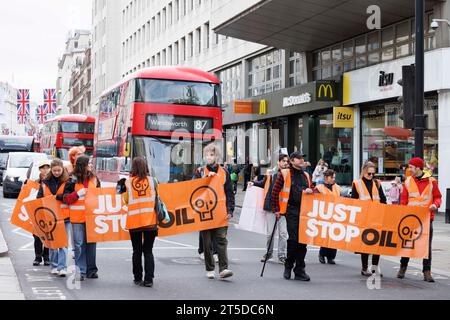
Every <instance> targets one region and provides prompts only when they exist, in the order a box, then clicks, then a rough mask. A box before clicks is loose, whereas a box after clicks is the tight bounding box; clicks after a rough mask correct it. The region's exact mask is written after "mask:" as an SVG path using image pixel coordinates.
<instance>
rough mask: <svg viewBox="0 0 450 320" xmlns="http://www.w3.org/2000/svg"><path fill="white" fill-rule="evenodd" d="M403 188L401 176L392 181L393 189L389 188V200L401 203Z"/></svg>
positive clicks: (393, 202) (392, 202)
mask: <svg viewBox="0 0 450 320" xmlns="http://www.w3.org/2000/svg"><path fill="white" fill-rule="evenodd" d="M401 189H402V182H401V178H400V177H397V178H395V180H394V181H392V182H391V189H390V190H389V200H390V201H391V204H399V203H400V194H401V192H402V191H401Z"/></svg>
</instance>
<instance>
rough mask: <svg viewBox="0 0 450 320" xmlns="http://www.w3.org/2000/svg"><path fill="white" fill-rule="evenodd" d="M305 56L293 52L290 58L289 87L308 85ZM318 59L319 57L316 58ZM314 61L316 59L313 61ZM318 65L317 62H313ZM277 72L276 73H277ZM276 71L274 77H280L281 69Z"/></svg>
mask: <svg viewBox="0 0 450 320" xmlns="http://www.w3.org/2000/svg"><path fill="white" fill-rule="evenodd" d="M304 58H305V57H304V55H302V54H301V53H297V52H291V53H290V57H289V86H290V87H293V86H298V85H300V84H303V83H306V82H307V81H306V79H305V77H304V74H305V67H306V66H305V65H304V63H305V60H304ZM316 58H317V57H316ZM313 60H314V59H313ZM313 63H317V62H313ZM275 71H276V72H275ZM275 71H274V76H275V75H278V72H279V71H281V70H280V68H277V69H276V70H275Z"/></svg>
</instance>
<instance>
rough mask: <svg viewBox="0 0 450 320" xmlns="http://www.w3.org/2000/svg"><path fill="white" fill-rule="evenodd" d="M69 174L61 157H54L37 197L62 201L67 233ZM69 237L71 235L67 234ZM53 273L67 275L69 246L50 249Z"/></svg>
mask: <svg viewBox="0 0 450 320" xmlns="http://www.w3.org/2000/svg"><path fill="white" fill-rule="evenodd" d="M68 178H69V176H68V174H67V172H66V170H65V169H64V163H63V162H62V161H61V160H60V159H53V160H52V162H51V164H50V172H49V174H48V176H47V178H45V179H44V180H43V181H42V183H41V185H40V188H39V192H38V194H37V199H40V198H45V197H50V196H55V198H56V200H58V201H60V202H61V212H62V215H63V218H64V225H65V228H66V233H67V234H68V232H69V227H70V219H69V207H68V205H66V204H64V203H63V202H62V201H63V197H64V188H65V186H66V181H67V180H68ZM67 237H69V235H67ZM49 251H50V264H51V268H52V270H51V274H54V275H59V276H60V277H65V276H66V275H67V248H60V249H50V250H49Z"/></svg>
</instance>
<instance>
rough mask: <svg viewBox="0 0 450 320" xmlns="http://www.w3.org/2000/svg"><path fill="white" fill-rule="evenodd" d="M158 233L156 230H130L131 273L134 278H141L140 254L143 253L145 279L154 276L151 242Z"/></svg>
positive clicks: (138, 279)
mask: <svg viewBox="0 0 450 320" xmlns="http://www.w3.org/2000/svg"><path fill="white" fill-rule="evenodd" d="M157 234H158V231H157V230H148V231H147V230H146V231H132V230H131V231H130V237H131V244H132V246H133V275H134V280H136V281H141V280H142V272H143V270H142V254H144V270H145V278H144V280H145V281H150V280H152V279H153V278H154V277H155V259H154V257H153V244H154V243H155V238H156V236H157Z"/></svg>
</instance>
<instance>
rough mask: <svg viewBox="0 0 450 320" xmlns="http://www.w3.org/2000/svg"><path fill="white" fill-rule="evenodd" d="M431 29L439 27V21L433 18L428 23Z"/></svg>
mask: <svg viewBox="0 0 450 320" xmlns="http://www.w3.org/2000/svg"><path fill="white" fill-rule="evenodd" d="M430 27H431V29H433V30H436V29H437V28H439V23H438V22H437V21H436V20H434V19H433V21H432V22H431V24H430Z"/></svg>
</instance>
